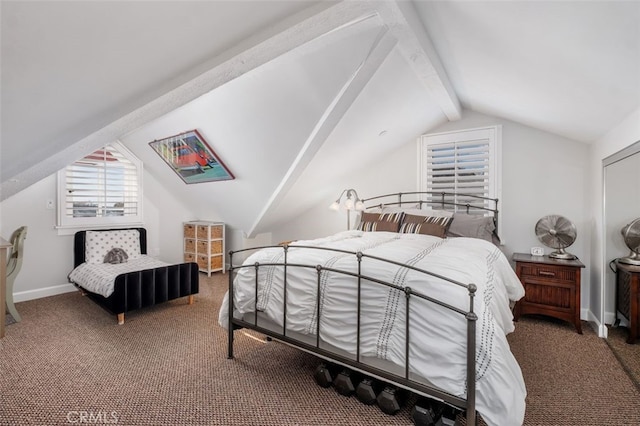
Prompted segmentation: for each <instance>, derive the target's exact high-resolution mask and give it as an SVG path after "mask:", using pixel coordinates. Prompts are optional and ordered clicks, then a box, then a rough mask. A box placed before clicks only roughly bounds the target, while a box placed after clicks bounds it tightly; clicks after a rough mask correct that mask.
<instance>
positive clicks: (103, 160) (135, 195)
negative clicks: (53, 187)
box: [58, 143, 142, 227]
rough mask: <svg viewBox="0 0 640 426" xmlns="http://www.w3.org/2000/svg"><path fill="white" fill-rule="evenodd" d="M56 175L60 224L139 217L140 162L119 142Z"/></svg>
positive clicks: (105, 222) (137, 220) (130, 220)
mask: <svg viewBox="0 0 640 426" xmlns="http://www.w3.org/2000/svg"><path fill="white" fill-rule="evenodd" d="M58 176H59V197H58V198H59V200H58V216H59V218H58V225H59V226H63V227H64V226H84V225H113V224H129V223H130V224H138V223H140V222H141V221H142V220H141V219H142V202H141V200H142V197H141V195H142V184H141V182H142V164H141V163H140V161H139V160H138V159H137V158H135V156H133V154H131V153H130V152H129V151H128V150H126V148H125V147H124V146H122V145H121V144H119V143H113V144H109V145H106V146H105V147H103V148H102V149H99V150H97V151H95V152H93V153H91V154H89V155H87V156H85V157H84V158H82V159H80V160H77V161H76V162H74V163H73V164H71V165H69V166H67V167H66V168H65V169H64V170H62V171H61V172H60V173H59V175H58Z"/></svg>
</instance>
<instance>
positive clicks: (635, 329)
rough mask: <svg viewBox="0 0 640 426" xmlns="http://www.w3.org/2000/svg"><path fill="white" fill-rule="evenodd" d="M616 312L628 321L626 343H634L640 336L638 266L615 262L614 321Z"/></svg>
mask: <svg viewBox="0 0 640 426" xmlns="http://www.w3.org/2000/svg"><path fill="white" fill-rule="evenodd" d="M618 312H620V313H621V314H622V315H624V316H625V317H626V318H627V320H628V321H629V337H628V338H627V343H629V344H633V343H635V341H636V339H637V338H638V335H640V266H633V265H628V264H626V263H620V262H618V261H616V321H615V323H614V324H615V325H617V324H618V322H619V319H618Z"/></svg>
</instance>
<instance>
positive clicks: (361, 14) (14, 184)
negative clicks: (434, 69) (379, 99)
mask: <svg viewBox="0 0 640 426" xmlns="http://www.w3.org/2000/svg"><path fill="white" fill-rule="evenodd" d="M373 14H375V10H374V9H373V8H372V6H371V5H370V4H368V3H366V2H349V1H346V2H339V3H337V4H331V5H330V6H327V3H325V2H320V3H319V4H316V5H315V6H312V7H310V8H308V9H306V10H304V11H302V12H300V13H298V14H295V15H293V16H291V17H289V18H288V19H285V20H283V21H281V22H279V23H278V24H277V25H275V26H272V27H269V28H268V29H266V30H265V31H263V32H260V33H258V34H255V35H254V36H252V37H250V38H249V39H247V40H245V41H244V42H242V43H240V44H238V45H235V46H233V47H231V48H230V49H229V50H227V51H225V53H223V54H221V55H219V56H217V57H215V58H212V59H211V60H210V61H208V62H207V63H205V64H203V65H202V66H200V67H197V70H196V71H195V72H199V74H198V75H194V73H195V72H194V71H191V72H190V74H185V75H183V76H180V78H179V79H177V80H176V81H172V82H170V83H165V86H164V87H162V88H161V90H158V91H157V93H158V95H157V96H156V97H155V98H154V99H153V100H151V101H150V102H148V103H146V104H144V105H142V106H139V107H137V108H136V107H133V109H132V110H131V112H129V113H128V114H126V115H124V116H123V117H121V118H119V119H117V120H115V121H113V122H111V123H110V124H108V125H107V126H105V127H103V128H101V129H99V130H97V131H95V132H93V133H91V134H89V135H87V136H85V137H84V138H83V139H81V140H79V141H77V142H74V143H70V144H69V146H68V147H67V148H65V149H63V150H60V151H59V152H57V153H55V154H54V155H51V156H50V157H48V158H47V161H44V162H39V163H37V164H34V165H32V166H31V167H29V168H28V169H25V170H23V171H21V172H20V173H18V174H17V175H15V176H12V177H10V178H9V179H6V180H5V181H3V182H2V184H1V185H0V201H3V200H5V199H6V198H8V197H10V196H12V195H14V194H16V193H18V192H20V191H21V190H23V189H25V188H26V187H28V186H30V185H31V184H33V183H35V182H38V181H40V180H42V179H44V178H45V177H47V176H50V175H52V174H53V173H56V172H57V171H58V170H61V169H63V168H65V167H66V166H67V165H69V164H70V163H72V162H74V161H75V160H77V159H79V158H82V157H84V156H85V155H87V154H90V153H91V152H93V151H95V150H96V149H99V148H101V147H103V146H104V145H106V144H108V143H111V142H113V141H115V140H117V139H118V138H121V137H122V136H124V135H126V134H128V133H129V132H132V131H134V130H135V129H138V128H140V127H141V126H143V125H145V124H146V123H149V122H151V121H153V120H155V119H158V118H160V117H162V116H163V115H165V114H167V113H169V112H171V111H173V110H175V109H176V108H178V107H180V106H182V105H184V104H186V103H188V102H190V101H192V100H194V99H196V98H198V97H200V96H202V95H204V94H205V93H208V92H210V91H212V90H214V89H215V88H217V87H220V86H222V85H224V84H225V83H228V82H229V81H231V80H233V79H235V78H237V77H239V76H241V75H243V74H245V73H247V72H249V71H251V70H253V69H255V68H258V67H260V66H261V65H264V64H266V63H268V62H270V61H272V60H274V59H275V58H277V57H279V56H281V55H283V54H285V53H287V52H289V51H291V50H293V49H296V48H298V47H300V46H302V45H304V44H306V43H308V42H310V41H312V40H314V39H316V38H318V37H321V36H322V35H324V34H326V33H328V32H330V31H333V30H336V29H338V28H340V27H342V26H348V25H351V24H353V23H355V22H358V21H360V20H363V19H367V18H369V17H371V16H372V15H373Z"/></svg>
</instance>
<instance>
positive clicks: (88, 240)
mask: <svg viewBox="0 0 640 426" xmlns="http://www.w3.org/2000/svg"><path fill="white" fill-rule="evenodd" d="M114 248H121V249H122V250H124V251H125V252H126V253H127V255H128V256H129V259H137V258H139V257H140V256H141V253H140V232H139V231H138V230H137V229H118V230H113V231H87V233H86V235H85V243H84V260H85V262H87V263H103V262H104V258H105V257H106V256H107V253H109V252H110V251H111V249H114Z"/></svg>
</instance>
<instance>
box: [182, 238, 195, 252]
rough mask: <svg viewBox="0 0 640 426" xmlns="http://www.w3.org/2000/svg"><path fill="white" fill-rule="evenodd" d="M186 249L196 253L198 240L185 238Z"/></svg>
mask: <svg viewBox="0 0 640 426" xmlns="http://www.w3.org/2000/svg"><path fill="white" fill-rule="evenodd" d="M184 251H186V252H190V253H195V251H196V240H194V239H191V238H187V239H185V240H184Z"/></svg>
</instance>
